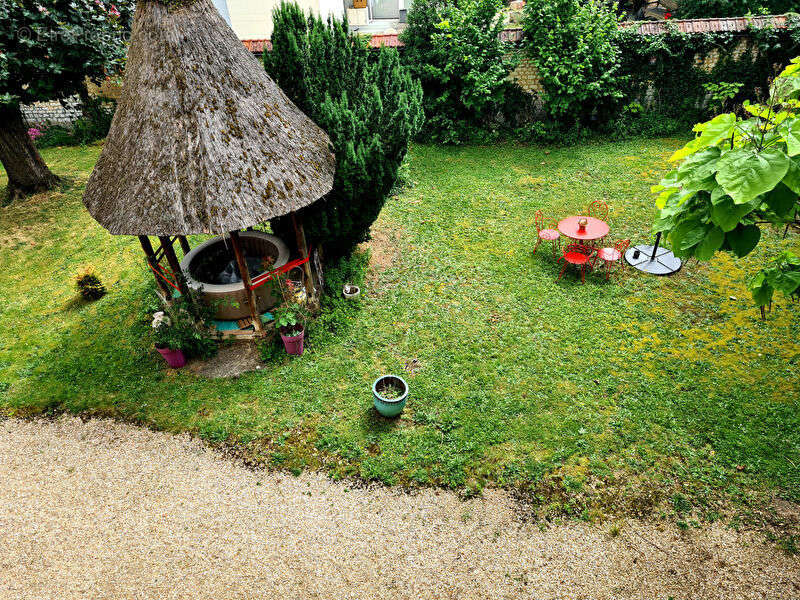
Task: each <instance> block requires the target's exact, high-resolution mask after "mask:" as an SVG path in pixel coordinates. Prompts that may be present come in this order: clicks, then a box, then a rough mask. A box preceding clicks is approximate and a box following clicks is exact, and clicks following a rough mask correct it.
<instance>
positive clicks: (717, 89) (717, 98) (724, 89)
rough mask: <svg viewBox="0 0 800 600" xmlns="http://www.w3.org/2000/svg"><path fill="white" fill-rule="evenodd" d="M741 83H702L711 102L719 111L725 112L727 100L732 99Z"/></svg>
mask: <svg viewBox="0 0 800 600" xmlns="http://www.w3.org/2000/svg"><path fill="white" fill-rule="evenodd" d="M743 85H744V84H743V83H738V82H724V81H720V82H713V81H711V82H708V83H704V84H703V88H704V89H705V90H706V91H707V92H708V94H709V96H710V100H711V102H713V103H714V104H713V105H712V106H714V107H715V108H718V110H719V112H725V106H726V104H727V103H728V100H732V99H733V98H735V97H736V94H738V93H739V90H740V89H742V86H743Z"/></svg>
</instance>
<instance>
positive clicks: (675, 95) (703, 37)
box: [511, 17, 800, 121]
mask: <svg viewBox="0 0 800 600" xmlns="http://www.w3.org/2000/svg"><path fill="white" fill-rule="evenodd" d="M617 43H618V44H619V45H620V47H621V53H620V58H621V62H622V64H621V69H620V75H621V77H624V78H625V79H626V81H625V86H624V89H625V90H627V92H626V98H625V101H626V102H625V103H630V102H639V103H641V104H642V106H643V107H644V108H645V109H647V110H649V111H654V112H658V113H660V114H664V115H666V116H670V117H674V118H680V119H681V120H686V121H693V120H697V119H699V118H701V117H702V116H703V113H704V111H705V110H706V108H707V103H708V92H707V90H706V89H705V88H704V87H703V85H704V84H706V83H719V82H728V83H741V84H743V85H742V87H741V88H740V90H739V92H738V94H737V96H736V98H734V99H733V102H734V103H736V102H740V101H743V100H744V99H747V98H758V97H760V96H762V95H763V94H764V93H765V90H767V88H768V86H767V81H768V80H769V79H771V78H772V77H774V76H775V75H777V74H778V73H779V72H780V71H781V69H783V67H785V66H786V65H787V64H788V63H789V60H790V59H791V58H793V57H795V56H798V55H800V19H798V18H797V17H795V18H791V17H790V18H789V19H788V22H787V28H786V29H777V28H771V27H763V28H751V29H748V30H747V31H738V32H707V33H681V32H680V31H678V29H677V28H672V29H670V28H668V29H667V32H666V33H662V34H656V35H643V34H640V33H638V32H636V31H633V30H620V32H619V37H618V39H617ZM519 51H520V52H521V53H522V54H523V56H524V54H525V50H524V49H522V48H521V49H520V50H519ZM511 78H512V79H514V80H515V81H516V82H517V83H518V84H519V85H520V87H522V89H524V90H525V91H526V92H528V93H531V94H534V95H536V94H539V93H541V92H542V85H541V83H540V81H539V78H538V74H537V71H536V65H535V64H534V63H533V61H532V60H531V59H530V58H527V57H525V58H523V59H522V60H521V61H520V63H519V66H518V67H517V68H516V70H514V72H512V74H511Z"/></svg>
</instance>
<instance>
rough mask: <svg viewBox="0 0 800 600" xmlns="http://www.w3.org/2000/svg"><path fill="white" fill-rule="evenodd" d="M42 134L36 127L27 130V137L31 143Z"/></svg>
mask: <svg viewBox="0 0 800 600" xmlns="http://www.w3.org/2000/svg"><path fill="white" fill-rule="evenodd" d="M42 135H43V133H42V130H41V129H39V128H38V127H31V128H30V129H28V137H29V138H31V139H32V140H33V141H36V140H37V139H39V138H40V137H42Z"/></svg>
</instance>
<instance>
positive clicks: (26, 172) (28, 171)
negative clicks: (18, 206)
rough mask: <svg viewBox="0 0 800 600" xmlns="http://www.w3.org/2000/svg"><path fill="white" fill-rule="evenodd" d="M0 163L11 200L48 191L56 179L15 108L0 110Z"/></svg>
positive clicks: (17, 108) (17, 109)
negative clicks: (6, 179) (6, 176)
mask: <svg viewBox="0 0 800 600" xmlns="http://www.w3.org/2000/svg"><path fill="white" fill-rule="evenodd" d="M0 162H2V163H3V166H4V167H5V169H6V174H7V175H8V194H9V197H10V199H11V200H14V199H16V198H19V197H22V196H25V195H27V194H33V193H35V192H42V191H44V190H49V189H52V188H53V186H55V184H56V183H58V177H56V176H55V175H54V174H53V173H52V172H51V171H50V169H48V168H47V165H46V164H45V163H44V160H42V157H41V155H40V154H39V151H38V150H37V149H36V146H34V145H33V142H32V141H31V138H30V137H29V136H28V129H27V126H26V125H25V120H24V119H23V118H22V113H21V112H20V109H19V106H16V105H12V106H0Z"/></svg>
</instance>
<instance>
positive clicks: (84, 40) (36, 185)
mask: <svg viewBox="0 0 800 600" xmlns="http://www.w3.org/2000/svg"><path fill="white" fill-rule="evenodd" d="M114 1H115V2H116V4H113V3H112V2H111V1H109V0H2V2H0V162H2V164H3V167H5V170H6V173H7V174H8V193H9V194H10V196H11V197H12V198H13V197H17V196H21V195H24V194H29V193H33V192H37V191H42V190H46V189H49V188H51V187H52V186H53V185H55V183H56V182H57V181H58V178H57V177H56V176H55V175H54V174H53V173H52V172H51V171H50V169H48V167H47V165H46V164H45V163H44V161H43V160H42V157H41V156H40V155H39V152H38V151H37V150H36V147H35V146H34V145H33V143H32V141H31V139H30V137H29V136H28V131H27V129H28V128H27V124H26V123H25V120H24V118H23V116H22V112H21V110H20V105H22V104H28V103H31V102H38V101H47V100H61V99H64V98H68V97H69V96H72V95H74V94H77V93H79V92H80V91H81V90H82V88H83V86H84V81H85V78H86V77H87V76H88V77H90V78H92V79H95V78H102V77H104V76H105V75H106V74H107V73H109V72H110V71H113V70H116V69H118V68H119V67H120V65H121V64H122V61H123V60H124V56H125V39H124V31H125V30H126V29H127V26H128V23H129V19H130V14H131V8H132V4H133V2H132V0H114Z"/></svg>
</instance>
